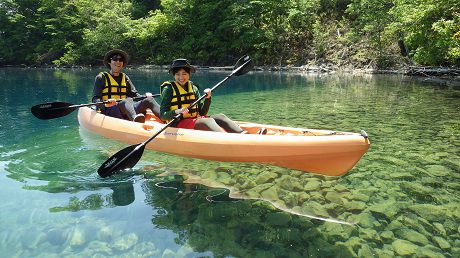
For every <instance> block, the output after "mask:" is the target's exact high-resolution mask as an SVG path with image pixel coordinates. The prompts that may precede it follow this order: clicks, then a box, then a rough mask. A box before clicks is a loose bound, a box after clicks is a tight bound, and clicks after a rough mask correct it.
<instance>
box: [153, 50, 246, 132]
mask: <svg viewBox="0 0 460 258" xmlns="http://www.w3.org/2000/svg"><path fill="white" fill-rule="evenodd" d="M194 72H195V67H193V66H191V65H190V64H189V62H188V61H187V60H186V59H183V58H180V59H176V60H174V61H173V62H172V64H171V66H170V68H169V73H171V74H172V75H173V76H174V81H166V82H164V83H163V84H162V85H161V88H160V92H161V105H160V119H162V120H163V121H166V122H168V121H170V120H172V119H173V118H174V116H176V115H178V114H182V119H181V120H179V121H178V122H175V123H174V124H172V126H174V127H177V128H187V129H196V130H203V131H214V132H229V133H247V131H244V130H243V129H241V127H240V126H239V125H238V124H237V123H235V122H234V121H232V120H231V119H230V118H228V117H227V116H226V115H224V114H216V115H212V116H206V114H207V113H208V110H209V106H210V105H211V90H210V89H205V90H204V94H206V95H207V96H206V97H205V98H204V99H203V101H201V102H200V103H198V104H197V105H195V106H193V107H190V104H192V103H193V102H194V101H195V100H197V99H199V98H200V97H201V93H200V91H199V88H198V86H196V85H194V84H193V83H192V82H191V81H190V80H189V79H190V74H191V73H194Z"/></svg>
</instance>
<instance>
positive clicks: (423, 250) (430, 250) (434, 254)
mask: <svg viewBox="0 0 460 258" xmlns="http://www.w3.org/2000/svg"><path fill="white" fill-rule="evenodd" d="M415 254H416V257H426V258H445V256H444V255H442V254H441V250H439V249H437V248H435V247H434V246H422V247H420V248H418V249H417V251H416V253H415Z"/></svg>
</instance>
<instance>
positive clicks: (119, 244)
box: [113, 233, 139, 251]
mask: <svg viewBox="0 0 460 258" xmlns="http://www.w3.org/2000/svg"><path fill="white" fill-rule="evenodd" d="M138 239H139V237H138V236H137V235H136V234H134V233H130V234H128V235H124V236H122V237H120V238H118V239H116V240H115V243H114V244H113V247H114V248H115V249H117V250H119V251H126V250H128V249H130V248H132V247H133V246H134V245H136V243H137V241H138Z"/></svg>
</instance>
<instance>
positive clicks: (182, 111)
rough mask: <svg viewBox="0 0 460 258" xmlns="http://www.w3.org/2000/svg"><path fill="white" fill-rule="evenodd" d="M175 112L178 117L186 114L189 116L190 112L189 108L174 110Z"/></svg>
mask: <svg viewBox="0 0 460 258" xmlns="http://www.w3.org/2000/svg"><path fill="white" fill-rule="evenodd" d="M174 112H175V113H176V115H178V114H182V115H185V114H188V112H189V110H188V108H179V109H176V110H174Z"/></svg>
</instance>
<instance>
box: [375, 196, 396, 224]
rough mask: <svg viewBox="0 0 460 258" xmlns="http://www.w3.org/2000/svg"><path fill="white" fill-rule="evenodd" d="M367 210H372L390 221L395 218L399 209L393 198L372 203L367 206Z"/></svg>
mask: <svg viewBox="0 0 460 258" xmlns="http://www.w3.org/2000/svg"><path fill="white" fill-rule="evenodd" d="M368 210H369V211H370V212H372V213H373V214H374V215H378V216H381V217H384V218H386V219H388V220H390V221H391V220H393V219H394V218H395V216H396V215H397V214H398V211H399V210H398V205H397V203H396V201H394V200H389V201H383V202H380V203H377V204H374V205H372V206H371V207H369V209H368Z"/></svg>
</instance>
